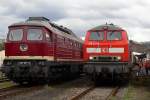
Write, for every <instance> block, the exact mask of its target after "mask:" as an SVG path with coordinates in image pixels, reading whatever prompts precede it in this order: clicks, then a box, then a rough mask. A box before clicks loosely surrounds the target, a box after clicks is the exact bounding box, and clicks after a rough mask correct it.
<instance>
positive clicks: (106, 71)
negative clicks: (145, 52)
mask: <svg viewBox="0 0 150 100" xmlns="http://www.w3.org/2000/svg"><path fill="white" fill-rule="evenodd" d="M84 72H86V73H87V74H88V75H89V76H90V77H91V79H92V80H94V81H99V80H103V79H110V80H116V79H117V80H118V79H125V78H128V75H129V65H128V63H119V62H114V63H113V62H102V63H94V62H91V63H90V62H89V63H88V64H85V66H84Z"/></svg>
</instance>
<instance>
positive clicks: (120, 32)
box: [106, 30, 123, 41]
mask: <svg viewBox="0 0 150 100" xmlns="http://www.w3.org/2000/svg"><path fill="white" fill-rule="evenodd" d="M109 32H113V33H114V32H118V33H119V34H120V36H121V37H120V38H119V39H118V40H115V39H113V40H111V39H108V33H109ZM122 39H123V36H122V31H117V30H114V31H106V40H107V41H121V40H122Z"/></svg>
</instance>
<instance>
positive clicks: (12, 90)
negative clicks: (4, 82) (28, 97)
mask: <svg viewBox="0 0 150 100" xmlns="http://www.w3.org/2000/svg"><path fill="white" fill-rule="evenodd" d="M42 88H43V86H29V87H28V86H20V85H15V86H12V87H8V88H2V89H0V100H2V99H4V98H6V97H9V96H15V95H18V94H22V93H27V92H32V91H36V90H39V89H42Z"/></svg>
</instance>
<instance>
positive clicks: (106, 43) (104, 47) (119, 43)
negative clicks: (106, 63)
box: [83, 29, 130, 62]
mask: <svg viewBox="0 0 150 100" xmlns="http://www.w3.org/2000/svg"><path fill="white" fill-rule="evenodd" d="M92 31H93V30H92ZM99 31H103V32H104V40H98V41H91V40H89V36H90V33H91V30H90V31H87V33H86V38H85V42H84V45H83V52H84V53H83V55H84V56H83V58H84V60H85V61H89V57H90V56H121V58H122V59H121V62H128V61H129V60H130V57H129V42H128V38H127V33H126V31H124V30H115V31H120V32H121V34H122V39H121V40H111V41H110V40H107V39H106V38H107V32H109V31H111V30H107V29H106V30H99ZM87 48H101V52H100V53H87V52H86V49H87ZM109 48H124V53H109V52H108V49H109Z"/></svg>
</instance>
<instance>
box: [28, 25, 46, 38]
mask: <svg viewBox="0 0 150 100" xmlns="http://www.w3.org/2000/svg"><path fill="white" fill-rule="evenodd" d="M30 29H39V30H41V33H42V39H41V40H29V39H28V34H29V33H28V31H29V30H30ZM26 33H27V34H26V40H27V41H43V39H44V30H43V28H42V27H28V28H27V29H26ZM45 38H46V35H45Z"/></svg>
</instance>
